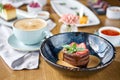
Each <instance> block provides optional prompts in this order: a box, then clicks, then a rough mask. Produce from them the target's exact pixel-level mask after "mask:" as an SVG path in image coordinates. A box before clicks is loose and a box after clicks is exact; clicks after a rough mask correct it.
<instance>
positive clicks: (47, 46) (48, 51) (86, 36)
mask: <svg viewBox="0 0 120 80" xmlns="http://www.w3.org/2000/svg"><path fill="white" fill-rule="evenodd" d="M72 42H76V43H78V44H80V43H82V42H84V43H85V44H86V47H87V49H89V54H90V56H91V55H92V56H94V58H93V59H95V57H97V58H98V60H99V62H98V60H93V61H90V60H91V59H89V62H93V63H94V61H95V63H94V64H96V63H97V62H98V64H97V65H95V66H92V67H77V66H75V67H71V66H65V64H64V65H60V64H58V63H57V62H58V61H59V60H61V58H60V57H59V56H60V54H59V52H60V51H61V50H62V49H63V47H62V46H63V45H65V44H70V43H72ZM40 49H41V55H42V57H43V58H44V59H45V60H46V61H47V62H48V63H50V64H51V65H53V66H55V67H58V68H61V69H63V70H71V71H92V70H98V69H102V68H104V67H106V66H108V65H109V64H110V63H111V62H112V61H113V60H114V58H115V48H114V47H113V45H112V44H111V43H110V42H108V41H107V40H106V39H104V38H102V37H100V36H97V35H95V34H90V33H84V32H68V33H60V34H56V35H53V36H51V37H49V38H48V39H46V40H45V41H44V42H43V43H42V45H41V48H40ZM62 61H63V58H62ZM88 64H89V63H88ZM92 65H93V64H92Z"/></svg>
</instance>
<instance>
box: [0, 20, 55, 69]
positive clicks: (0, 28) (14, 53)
mask: <svg viewBox="0 0 120 80" xmlns="http://www.w3.org/2000/svg"><path fill="white" fill-rule="evenodd" d="M47 22H48V25H47V27H48V29H49V30H52V29H53V28H54V27H55V25H56V24H55V23H54V22H53V21H52V20H48V21H47ZM11 34H12V29H11V27H8V26H5V25H0V56H1V57H2V59H3V60H4V61H5V63H6V64H7V65H8V66H9V67H10V68H11V69H12V70H22V69H36V68H38V65H39V51H19V50H15V49H13V48H12V47H11V46H10V45H9V44H8V42H7V39H8V37H9V36H10V35H11Z"/></svg>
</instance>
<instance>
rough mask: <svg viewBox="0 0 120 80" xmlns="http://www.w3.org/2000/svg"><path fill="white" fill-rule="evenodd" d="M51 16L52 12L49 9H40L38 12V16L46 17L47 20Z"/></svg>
mask: <svg viewBox="0 0 120 80" xmlns="http://www.w3.org/2000/svg"><path fill="white" fill-rule="evenodd" d="M49 16H50V13H49V12H48V11H39V12H38V13H37V17H38V18H41V19H45V20H46V19H48V18H49Z"/></svg>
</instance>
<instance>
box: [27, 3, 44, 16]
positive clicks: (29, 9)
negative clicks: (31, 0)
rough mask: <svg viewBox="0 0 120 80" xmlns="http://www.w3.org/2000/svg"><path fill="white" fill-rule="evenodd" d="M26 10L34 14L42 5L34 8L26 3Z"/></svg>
mask: <svg viewBox="0 0 120 80" xmlns="http://www.w3.org/2000/svg"><path fill="white" fill-rule="evenodd" d="M27 10H28V12H29V13H32V14H36V13H38V12H39V11H41V10H42V6H40V7H36V8H34V7H30V5H27Z"/></svg>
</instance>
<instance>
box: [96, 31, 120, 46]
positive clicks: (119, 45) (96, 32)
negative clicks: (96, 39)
mask: <svg viewBox="0 0 120 80" xmlns="http://www.w3.org/2000/svg"><path fill="white" fill-rule="evenodd" d="M94 34H96V35H98V36H99V33H98V31H96V32H94ZM114 46H115V47H120V42H119V44H117V45H114Z"/></svg>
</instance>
